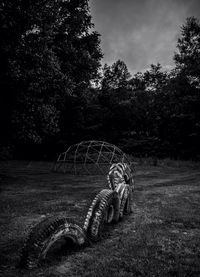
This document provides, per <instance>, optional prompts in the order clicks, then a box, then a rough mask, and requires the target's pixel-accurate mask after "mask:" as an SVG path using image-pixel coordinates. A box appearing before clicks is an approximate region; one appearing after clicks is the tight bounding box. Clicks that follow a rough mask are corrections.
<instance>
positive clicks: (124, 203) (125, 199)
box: [116, 183, 131, 219]
mask: <svg viewBox="0 0 200 277" xmlns="http://www.w3.org/2000/svg"><path fill="white" fill-rule="evenodd" d="M116 191H117V193H118V195H119V199H120V209H119V210H120V211H119V218H120V219H122V218H123V216H124V214H128V213H130V211H131V199H130V197H131V195H130V193H131V191H130V186H129V185H127V184H124V183H122V184H120V185H119V186H118V188H117V189H116Z"/></svg>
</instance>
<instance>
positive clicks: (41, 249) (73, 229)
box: [19, 217, 87, 268]
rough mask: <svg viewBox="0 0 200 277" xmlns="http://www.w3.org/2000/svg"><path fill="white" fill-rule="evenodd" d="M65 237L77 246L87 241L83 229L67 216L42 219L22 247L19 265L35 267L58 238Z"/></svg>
mask: <svg viewBox="0 0 200 277" xmlns="http://www.w3.org/2000/svg"><path fill="white" fill-rule="evenodd" d="M67 238H68V239H70V240H72V242H73V243H74V244H75V245H78V246H81V245H83V244H84V243H85V242H86V241H87V237H86V234H85V232H84V230H82V228H81V227H79V226H78V225H77V224H75V223H74V222H73V221H72V220H70V219H68V218H64V217H50V218H47V219H45V220H43V221H42V222H40V223H39V224H37V225H36V226H35V227H33V228H32V230H31V232H30V233H29V236H28V238H27V240H26V242H25V244H24V247H23V249H22V253H21V257H20V264H19V266H20V267H21V268H34V267H37V266H38V265H39V264H40V263H41V262H42V261H43V260H45V258H46V255H47V253H48V251H49V250H50V248H51V247H52V246H53V245H55V243H56V242H57V241H58V240H60V239H67Z"/></svg>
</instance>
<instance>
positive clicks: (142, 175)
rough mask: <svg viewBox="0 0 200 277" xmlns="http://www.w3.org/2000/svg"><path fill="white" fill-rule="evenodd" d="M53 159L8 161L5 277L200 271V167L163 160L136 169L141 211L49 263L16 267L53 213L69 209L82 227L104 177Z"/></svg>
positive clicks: (4, 172) (4, 173)
mask: <svg viewBox="0 0 200 277" xmlns="http://www.w3.org/2000/svg"><path fill="white" fill-rule="evenodd" d="M49 168H50V165H49V164H47V163H31V165H30V164H29V163H26V162H21V163H19V162H11V163H8V164H3V165H2V166H1V173H0V174H1V175H0V177H1V183H2V184H1V202H0V211H1V212H0V213H1V214H0V220H1V226H0V232H1V271H0V273H1V274H2V276H30V277H33V276H52V277H53V276H84V277H86V276H96V277H101V276H103V277H110V276H117V277H121V276H200V264H199V258H200V172H199V168H198V164H195V165H194V164H190V166H189V164H188V163H182V164H181V162H179V164H178V166H176V165H174V164H173V163H171V164H167V165H166V163H164V162H163V164H162V163H161V162H160V163H159V165H158V166H152V165H149V164H147V163H143V164H142V165H140V164H138V165H137V166H136V188H135V193H134V199H133V210H134V212H133V213H132V214H131V215H129V216H125V217H124V219H123V220H122V221H121V222H119V223H118V224H116V225H113V226H110V227H106V229H105V232H104V235H103V238H102V240H101V241H99V242H98V243H96V244H94V245H92V246H90V247H86V248H83V249H79V250H78V251H74V252H72V253H71V254H70V255H68V252H66V251H65V250H63V251H61V252H60V253H57V255H56V256H54V258H53V259H50V260H48V263H46V264H45V265H43V266H42V267H40V268H38V269H35V270H32V271H27V270H25V271H19V270H18V269H16V268H15V265H16V263H17V261H18V258H19V253H20V249H21V247H22V244H23V241H24V238H25V237H26V236H27V234H28V232H29V230H30V227H31V226H33V225H34V224H36V223H37V222H39V221H40V220H42V219H43V218H45V216H47V215H50V214H51V215H52V214H54V215H60V214H65V215H68V216H70V217H73V218H75V219H76V220H78V222H79V224H83V221H84V218H85V215H86V213H87V209H88V207H89V204H90V203H91V201H92V199H93V197H94V196H95V194H96V193H97V192H98V191H99V190H100V189H101V188H103V187H105V186H106V181H105V176H76V177H75V176H69V175H64V174H57V173H53V172H50V171H49Z"/></svg>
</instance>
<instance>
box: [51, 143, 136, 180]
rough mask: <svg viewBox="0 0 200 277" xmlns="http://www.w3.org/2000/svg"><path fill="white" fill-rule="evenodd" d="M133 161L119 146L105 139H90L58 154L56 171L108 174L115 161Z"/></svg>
mask: <svg viewBox="0 0 200 277" xmlns="http://www.w3.org/2000/svg"><path fill="white" fill-rule="evenodd" d="M119 162H123V163H128V164H129V166H130V167H131V165H132V162H131V160H130V159H129V158H128V157H127V155H126V154H125V153H124V152H123V151H122V150H121V149H120V148H118V147H117V146H115V145H113V144H110V143H108V142H105V141H97V140H89V141H81V142H80V143H77V144H73V145H71V146H70V147H69V148H68V149H67V150H66V151H65V152H63V153H61V154H60V155H59V156H58V159H57V161H56V163H55V165H54V171H56V172H63V173H69V174H74V175H76V174H80V175H86V174H89V175H101V174H106V173H107V172H108V169H109V167H110V165H111V164H113V163H119Z"/></svg>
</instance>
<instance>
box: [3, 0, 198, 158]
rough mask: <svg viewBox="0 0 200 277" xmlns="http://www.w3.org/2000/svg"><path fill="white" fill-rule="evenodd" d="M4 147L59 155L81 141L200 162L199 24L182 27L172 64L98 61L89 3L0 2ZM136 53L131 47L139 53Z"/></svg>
mask: <svg viewBox="0 0 200 277" xmlns="http://www.w3.org/2000/svg"><path fill="white" fill-rule="evenodd" d="M0 11H1V13H0V41H1V43H0V60H1V63H0V91H1V92H0V105H1V107H0V126H1V138H0V153H1V156H2V157H11V156H13V157H17V158H18V157H19V158H20V157H21V158H29V157H31V158H33V157H35V158H45V157H46V158H55V155H56V153H58V152H59V151H63V150H65V149H66V147H67V146H69V145H70V144H73V143H77V142H79V141H81V140H89V139H97V140H105V141H108V142H111V143H114V144H117V145H118V146H120V147H121V148H122V149H123V150H125V151H126V152H127V153H129V154H133V155H137V156H143V155H145V156H156V157H169V156H170V157H172V158H183V159H191V158H192V159H199V158H200V147H199V141H200V23H199V20H198V19H197V18H194V17H190V18H187V19H186V21H185V23H184V24H183V26H182V27H181V33H180V37H179V38H178V41H177V48H176V53H175V54H174V57H173V59H174V64H175V65H174V68H173V69H172V70H170V71H165V70H164V69H163V68H162V66H161V65H160V64H156V65H151V66H150V69H148V70H146V71H145V72H138V73H137V74H135V75H133V76H131V74H130V73H129V70H128V68H127V66H126V64H125V62H124V61H121V60H117V61H116V62H114V63H113V64H112V65H107V64H105V65H104V66H103V67H102V66H101V59H102V57H103V53H102V50H101V47H100V34H99V33H97V32H96V31H95V29H94V24H93V23H92V18H91V13H90V9H89V1H88V0H15V1H11V0H3V1H2V2H1V3H0ZM136 54H137V53H136Z"/></svg>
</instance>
